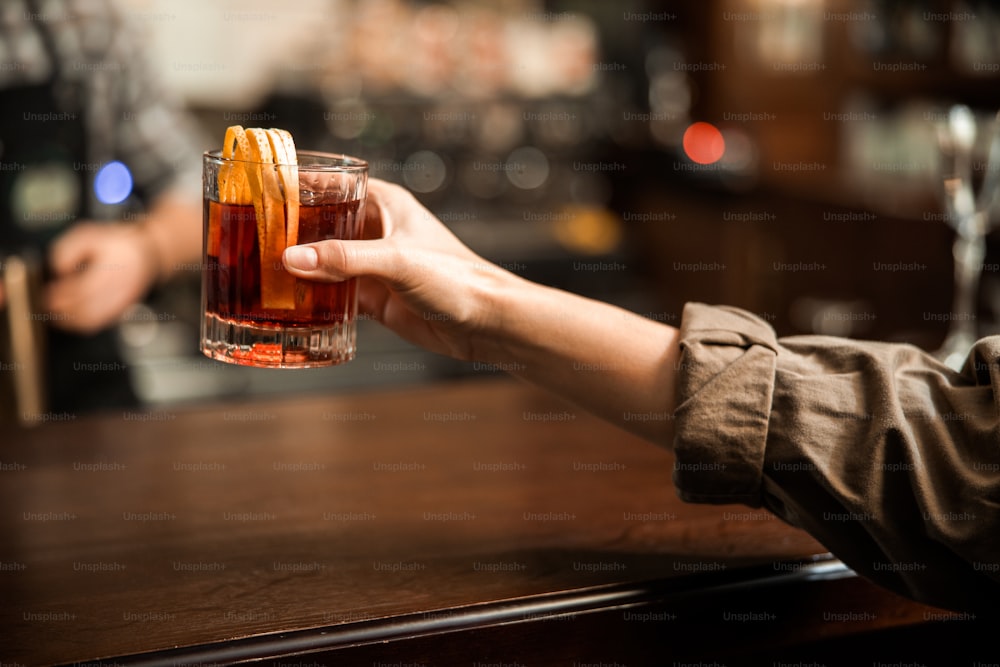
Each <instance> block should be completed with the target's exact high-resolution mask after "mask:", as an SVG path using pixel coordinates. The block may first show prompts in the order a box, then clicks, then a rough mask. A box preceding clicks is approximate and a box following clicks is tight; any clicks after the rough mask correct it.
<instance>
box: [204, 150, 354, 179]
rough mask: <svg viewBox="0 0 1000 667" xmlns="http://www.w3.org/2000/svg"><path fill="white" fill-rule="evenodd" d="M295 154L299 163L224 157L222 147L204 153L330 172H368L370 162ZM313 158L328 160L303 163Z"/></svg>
mask: <svg viewBox="0 0 1000 667" xmlns="http://www.w3.org/2000/svg"><path fill="white" fill-rule="evenodd" d="M295 155H296V157H297V158H298V160H299V163H298V164H282V163H271V162H267V163H264V162H257V161H255V160H237V159H235V158H231V157H222V149H218V148H217V149H215V150H211V151H205V152H204V153H202V158H203V159H204V160H213V161H215V162H218V163H220V164H221V163H225V162H239V163H241V164H270V165H274V166H278V167H298V168H299V170H304V171H329V172H348V173H350V172H367V171H368V162H367V161H366V160H362V159H361V158H356V157H353V156H351V155H345V154H344V153H327V152H325V151H310V150H296V151H295ZM304 157H305V158H313V159H320V160H326V161H328V162H309V161H307V162H306V163H305V164H302V158H304Z"/></svg>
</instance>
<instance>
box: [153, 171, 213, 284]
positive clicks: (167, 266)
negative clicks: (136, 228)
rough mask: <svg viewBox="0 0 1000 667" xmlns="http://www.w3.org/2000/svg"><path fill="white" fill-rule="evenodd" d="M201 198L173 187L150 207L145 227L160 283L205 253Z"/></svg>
mask: <svg viewBox="0 0 1000 667" xmlns="http://www.w3.org/2000/svg"><path fill="white" fill-rule="evenodd" d="M201 215H202V214H201V207H200V201H198V200H197V199H194V198H192V197H190V196H188V193H187V192H183V191H180V190H177V189H175V190H170V191H168V192H166V193H164V194H163V195H162V196H160V197H158V198H157V200H156V202H155V203H154V204H153V206H152V207H151V208H150V209H149V212H148V213H147V215H146V218H145V220H144V221H143V222H142V226H141V230H142V231H143V233H144V236H145V238H146V239H147V241H148V243H149V247H150V254H151V257H152V258H153V260H154V261H155V263H156V277H157V281H158V282H163V281H165V280H168V279H169V278H171V277H172V276H173V275H174V274H176V273H177V272H178V271H179V270H181V269H182V268H183V267H184V266H186V265H191V264H193V263H195V262H197V261H198V258H199V257H200V256H201Z"/></svg>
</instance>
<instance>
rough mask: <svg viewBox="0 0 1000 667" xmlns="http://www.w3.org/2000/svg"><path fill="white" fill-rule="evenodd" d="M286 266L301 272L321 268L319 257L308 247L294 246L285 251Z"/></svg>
mask: <svg viewBox="0 0 1000 667" xmlns="http://www.w3.org/2000/svg"><path fill="white" fill-rule="evenodd" d="M285 266H287V267H288V268H290V269H298V270H299V271H312V270H313V269H315V268H316V267H317V266H319V255H317V254H316V250H314V249H313V248H310V247H308V246H301V245H296V246H292V247H291V248H286V249H285Z"/></svg>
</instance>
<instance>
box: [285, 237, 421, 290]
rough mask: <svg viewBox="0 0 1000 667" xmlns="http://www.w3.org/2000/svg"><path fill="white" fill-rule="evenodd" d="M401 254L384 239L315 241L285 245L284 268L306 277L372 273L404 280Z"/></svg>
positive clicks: (343, 277)
mask: <svg viewBox="0 0 1000 667" xmlns="http://www.w3.org/2000/svg"><path fill="white" fill-rule="evenodd" d="M401 260H402V257H401V256H400V253H399V252H398V250H397V249H396V247H395V245H393V244H391V243H389V242H388V241H386V240H385V239H376V240H370V241H340V240H329V241H317V242H316V243H308V244H304V245H297V246H291V247H289V248H286V249H285V253H284V255H283V261H284V264H285V269H287V270H288V272H289V273H291V274H292V275H295V276H298V277H300V278H305V279H307V280H318V281H321V282H340V281H342V280H347V279H349V278H355V277H358V276H374V277H376V278H380V279H382V280H384V281H386V282H388V283H390V284H398V283H400V282H402V280H403V272H402V270H401V268H402V264H403V263H402V261H401Z"/></svg>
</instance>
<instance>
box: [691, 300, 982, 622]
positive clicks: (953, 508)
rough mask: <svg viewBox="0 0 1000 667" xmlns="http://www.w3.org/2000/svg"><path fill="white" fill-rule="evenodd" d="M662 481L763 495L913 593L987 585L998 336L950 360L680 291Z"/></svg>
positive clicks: (971, 602) (875, 575)
mask: <svg viewBox="0 0 1000 667" xmlns="http://www.w3.org/2000/svg"><path fill="white" fill-rule="evenodd" d="M680 344H681V356H680V359H679V362H678V369H677V370H678V374H677V381H678V393H677V407H676V410H675V413H674V416H675V426H676V436H675V442H674V448H675V452H676V463H675V465H674V482H675V485H676V487H677V491H678V493H679V495H680V497H681V498H682V499H684V500H686V501H689V502H707V503H742V504H746V505H750V506H753V507H766V508H767V509H769V510H770V511H772V512H774V513H775V514H776V515H778V516H779V517H781V518H782V519H784V520H785V521H787V522H789V523H791V524H793V525H796V526H799V527H801V528H803V529H804V530H806V531H808V532H809V533H810V534H812V535H813V536H815V537H816V538H817V539H818V540H820V541H821V542H822V543H823V544H824V545H825V546H826V547H827V548H829V549H830V551H831V552H833V553H834V554H835V555H837V556H838V557H839V558H841V559H842V560H843V561H844V562H845V563H846V564H847V565H849V566H850V567H852V568H853V569H854V570H855V571H857V572H858V573H859V574H862V575H864V576H867V577H869V578H871V579H873V580H875V581H877V582H879V583H881V584H882V585H884V586H887V587H889V588H891V589H893V590H896V591H898V592H900V593H903V594H905V595H907V596H909V597H912V598H914V599H918V600H922V601H925V602H928V603H931V604H936V605H939V606H943V607H950V608H955V609H969V608H983V607H989V608H991V609H992V608H994V607H995V605H996V600H997V599H998V594H1000V407H998V396H1000V394H998V392H997V389H998V388H1000V337H992V338H986V339H983V340H981V341H980V342H979V343H978V344H977V345H976V347H975V348H974V349H973V350H972V352H971V353H970V355H969V359H968V362H967V363H966V366H965V368H964V370H963V372H961V373H956V372H954V371H952V370H950V369H948V368H947V367H945V366H944V365H942V364H941V363H939V362H938V361H936V360H935V359H933V358H932V357H930V356H929V355H927V354H925V353H924V352H922V351H920V350H919V349H917V348H915V347H912V346H909V345H902V344H890V343H875V342H864V341H856V340H851V339H845V338H835V337H829V336H795V337H788V338H781V339H778V338H777V337H776V336H775V334H774V331H773V329H772V328H771V327H770V326H769V325H768V324H767V323H766V322H764V321H762V320H760V319H759V318H757V317H755V316H754V315H752V314H750V313H747V312H745V311H742V310H739V309H735V308H727V307H713V306H707V305H704V304H697V303H691V304H688V305H687V306H686V307H685V309H684V318H683V322H682V326H681V343H680Z"/></svg>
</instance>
